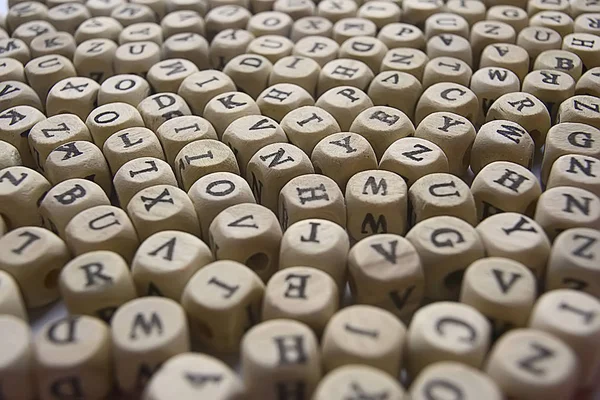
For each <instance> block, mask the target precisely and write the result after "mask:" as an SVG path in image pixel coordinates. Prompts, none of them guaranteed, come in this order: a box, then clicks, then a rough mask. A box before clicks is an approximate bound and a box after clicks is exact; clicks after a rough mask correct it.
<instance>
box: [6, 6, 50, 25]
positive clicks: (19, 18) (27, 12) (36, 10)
mask: <svg viewBox="0 0 600 400" xmlns="http://www.w3.org/2000/svg"><path fill="white" fill-rule="evenodd" d="M7 8H8V10H5V13H4V14H5V23H4V27H5V28H7V29H8V31H14V30H15V29H17V28H18V27H19V26H20V25H22V24H24V23H27V22H30V21H37V20H47V19H48V7H47V6H46V5H45V4H43V3H38V2H33V1H31V2H30V1H24V2H21V4H10V5H9V7H7ZM6 11H8V12H6Z"/></svg>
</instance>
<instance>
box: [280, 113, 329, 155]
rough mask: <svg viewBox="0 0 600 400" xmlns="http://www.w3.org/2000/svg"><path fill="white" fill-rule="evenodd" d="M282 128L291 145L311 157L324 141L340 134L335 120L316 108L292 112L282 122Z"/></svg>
mask: <svg viewBox="0 0 600 400" xmlns="http://www.w3.org/2000/svg"><path fill="white" fill-rule="evenodd" d="M281 127H282V129H283V130H284V132H285V134H286V135H287V137H288V139H289V141H290V143H292V144H293V145H294V146H297V147H299V148H300V149H301V150H302V151H304V152H305V153H306V154H309V155H310V154H312V151H313V149H314V148H315V146H316V145H317V143H319V142H320V141H321V140H322V139H324V138H325V137H327V136H329V135H331V134H333V133H338V132H340V126H339V124H338V123H337V121H336V120H335V118H334V117H333V116H332V115H331V114H330V113H328V112H327V111H325V110H323V109H322V108H319V107H315V106H304V107H300V108H298V109H296V110H292V111H290V112H289V113H288V114H286V116H285V117H283V119H282V120H281Z"/></svg>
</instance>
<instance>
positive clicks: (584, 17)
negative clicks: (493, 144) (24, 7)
mask: <svg viewBox="0 0 600 400" xmlns="http://www.w3.org/2000/svg"><path fill="white" fill-rule="evenodd" d="M598 11H600V10H596V11H594V12H589V13H584V14H580V15H579V16H577V17H576V18H573V19H574V20H575V21H573V23H572V29H573V31H574V32H576V33H591V34H592V35H596V36H597V35H598V27H597V26H596V25H595V24H594V22H595V18H596V17H597V16H598ZM568 33H573V32H568ZM13 36H14V34H13ZM564 36H567V34H565V35H563V37H564Z"/></svg>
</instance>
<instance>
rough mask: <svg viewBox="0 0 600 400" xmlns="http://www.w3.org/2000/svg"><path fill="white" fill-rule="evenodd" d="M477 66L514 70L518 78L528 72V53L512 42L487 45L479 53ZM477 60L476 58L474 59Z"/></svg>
mask: <svg viewBox="0 0 600 400" xmlns="http://www.w3.org/2000/svg"><path fill="white" fill-rule="evenodd" d="M480 58H481V59H480V63H479V67H480V68H483V67H500V68H506V69H508V70H510V71H512V72H514V73H515V74H516V75H517V76H518V77H519V80H521V81H522V80H523V79H525V75H527V73H528V72H529V62H530V61H529V53H527V50H525V49H524V48H522V47H521V46H517V45H516V44H513V43H496V44H490V45H487V46H486V47H485V48H484V49H483V52H482V53H481V57H480ZM476 61H477V60H476Z"/></svg>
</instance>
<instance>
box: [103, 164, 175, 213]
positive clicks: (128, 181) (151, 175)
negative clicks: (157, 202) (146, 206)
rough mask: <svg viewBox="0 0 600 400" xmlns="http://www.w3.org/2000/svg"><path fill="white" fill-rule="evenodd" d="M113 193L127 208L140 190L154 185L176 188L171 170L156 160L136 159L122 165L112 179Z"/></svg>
mask: <svg viewBox="0 0 600 400" xmlns="http://www.w3.org/2000/svg"><path fill="white" fill-rule="evenodd" d="M113 184H114V186H115V192H116V194H117V196H118V198H119V202H120V204H121V206H122V207H124V208H125V207H127V204H129V201H130V200H131V199H132V198H133V196H134V195H135V194H136V193H137V192H139V191H140V190H142V189H145V188H148V187H151V186H154V185H170V186H175V187H177V179H176V178H175V174H174V173H173V170H172V169H171V167H170V166H169V164H167V163H166V162H165V161H163V160H160V159H158V158H152V157H142V158H136V159H133V160H131V161H128V162H126V163H125V164H123V166H122V167H121V168H119V170H118V171H117V172H116V173H115V176H114V178H113Z"/></svg>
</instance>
